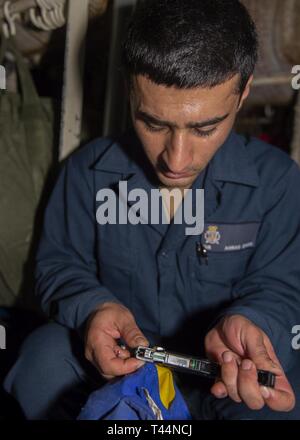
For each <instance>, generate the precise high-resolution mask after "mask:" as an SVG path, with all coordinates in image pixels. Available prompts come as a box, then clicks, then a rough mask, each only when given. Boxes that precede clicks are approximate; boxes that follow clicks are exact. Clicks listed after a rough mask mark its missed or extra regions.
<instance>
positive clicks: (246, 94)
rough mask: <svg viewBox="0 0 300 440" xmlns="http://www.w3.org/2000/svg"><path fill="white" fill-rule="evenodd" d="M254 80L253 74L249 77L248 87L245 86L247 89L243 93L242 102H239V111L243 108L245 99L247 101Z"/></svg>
mask: <svg viewBox="0 0 300 440" xmlns="http://www.w3.org/2000/svg"><path fill="white" fill-rule="evenodd" d="M252 82H253V75H251V76H250V78H249V80H248V82H247V84H246V87H245V89H244V91H243V94H242V96H241V99H240V103H239V108H238V111H239V110H240V109H241V108H242V106H243V104H244V101H245V100H246V99H247V98H248V96H249V93H250V89H251V84H252Z"/></svg>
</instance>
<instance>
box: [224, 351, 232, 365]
mask: <svg viewBox="0 0 300 440" xmlns="http://www.w3.org/2000/svg"><path fill="white" fill-rule="evenodd" d="M232 360H233V356H232V353H230V352H229V351H226V352H225V353H224V354H223V361H224V362H225V363H226V364H229V362H232Z"/></svg>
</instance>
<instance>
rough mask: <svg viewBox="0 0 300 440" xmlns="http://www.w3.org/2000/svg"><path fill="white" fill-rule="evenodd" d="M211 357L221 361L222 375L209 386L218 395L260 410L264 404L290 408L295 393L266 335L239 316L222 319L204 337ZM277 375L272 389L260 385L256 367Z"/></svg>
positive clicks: (275, 409) (276, 409)
mask: <svg viewBox="0 0 300 440" xmlns="http://www.w3.org/2000/svg"><path fill="white" fill-rule="evenodd" d="M205 347H206V352H207V355H208V357H209V358H210V359H212V360H214V361H216V362H218V363H220V364H221V378H220V379H219V380H218V381H217V382H216V383H215V384H214V385H213V386H212V388H211V392H212V394H213V395H214V396H215V397H217V398H224V397H227V396H229V397H230V398H231V399H232V400H234V401H235V402H238V403H241V402H244V403H245V404H246V405H247V406H248V407H249V408H250V409H253V410H259V409H261V408H263V407H264V405H265V404H266V405H267V406H268V407H269V408H271V409H272V410H274V411H285V412H287V411H291V410H292V409H293V408H294V406H295V395H294V393H293V390H292V388H291V386H290V384H289V382H288V380H287V377H286V375H285V374H284V371H283V369H282V367H281V365H280V362H279V360H278V358H277V356H276V354H275V351H274V349H273V346H272V344H271V342H270V339H269V338H268V336H267V335H266V334H265V333H264V332H263V331H262V330H261V329H260V328H258V327H257V326H256V325H255V324H253V323H252V322H251V321H249V320H248V319H246V318H245V317H243V316H241V315H232V316H228V317H225V318H223V319H222V320H221V321H220V322H219V323H218V325H217V326H216V327H214V328H213V329H212V330H211V331H210V332H209V333H208V334H207V336H206V339H205ZM258 369H260V370H267V371H270V372H271V373H274V374H275V375H276V385H275V389H271V388H266V387H263V386H261V385H259V383H258V381H257V370H258Z"/></svg>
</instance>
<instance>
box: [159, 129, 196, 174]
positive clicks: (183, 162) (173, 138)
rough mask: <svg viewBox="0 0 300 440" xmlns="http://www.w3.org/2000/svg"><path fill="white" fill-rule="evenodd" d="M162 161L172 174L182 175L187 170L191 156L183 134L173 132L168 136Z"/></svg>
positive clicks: (189, 147) (190, 150) (190, 162)
mask: <svg viewBox="0 0 300 440" xmlns="http://www.w3.org/2000/svg"><path fill="white" fill-rule="evenodd" d="M163 159H164V161H165V163H166V165H167V167H168V169H169V170H170V171H171V172H172V173H174V174H183V173H185V172H186V171H188V170H189V167H190V166H191V164H192V161H193V154H192V148H191V145H190V143H189V141H188V138H187V135H186V134H185V133H183V132H179V131H178V132H176V131H174V132H173V133H171V134H170V135H169V136H168V139H167V140H166V144H165V151H164V154H163Z"/></svg>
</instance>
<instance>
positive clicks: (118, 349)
mask: <svg viewBox="0 0 300 440" xmlns="http://www.w3.org/2000/svg"><path fill="white" fill-rule="evenodd" d="M114 353H115V355H116V357H117V358H120V359H128V358H130V357H131V354H130V352H129V350H127V349H126V348H125V347H123V346H119V345H116V346H115V347H114Z"/></svg>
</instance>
